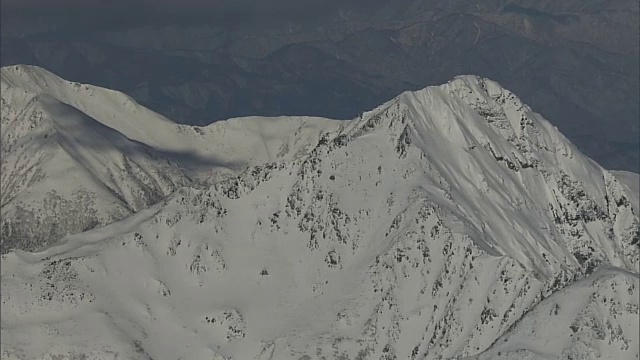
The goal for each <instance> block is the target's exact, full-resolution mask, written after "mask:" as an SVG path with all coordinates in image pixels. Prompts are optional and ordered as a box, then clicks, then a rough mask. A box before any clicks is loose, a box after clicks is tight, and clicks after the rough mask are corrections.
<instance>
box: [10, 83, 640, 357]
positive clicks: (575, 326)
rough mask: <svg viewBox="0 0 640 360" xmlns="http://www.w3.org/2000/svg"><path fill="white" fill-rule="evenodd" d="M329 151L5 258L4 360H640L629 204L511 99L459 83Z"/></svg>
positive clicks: (257, 170)
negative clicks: (84, 359) (40, 249)
mask: <svg viewBox="0 0 640 360" xmlns="http://www.w3.org/2000/svg"><path fill="white" fill-rule="evenodd" d="M92 116H93V115H92ZM94 118H95V117H94ZM238 121H239V122H242V121H244V120H238ZM220 126H222V127H224V126H225V125H220ZM324 130H326V131H323V132H322V134H320V130H319V131H318V135H317V136H318V137H317V141H315V142H314V144H313V146H311V147H309V148H305V150H304V151H303V152H297V156H290V157H282V158H280V157H278V158H276V157H272V158H271V159H273V160H272V161H265V162H263V163H262V164H259V165H256V166H250V167H249V168H248V169H247V170H246V171H243V172H242V173H241V174H239V175H237V176H231V177H229V178H227V179H221V180H220V181H218V182H216V183H215V184H212V185H211V186H209V187H206V188H203V189H196V188H193V187H183V188H180V189H179V190H177V191H175V192H174V193H173V194H172V195H170V196H168V197H166V198H165V199H163V200H162V201H161V202H159V203H157V204H156V205H154V206H152V207H150V208H148V209H146V210H143V211H140V212H137V213H135V214H134V215H133V216H130V217H127V218H126V219H124V220H122V221H120V222H116V223H114V224H111V225H108V226H106V227H102V228H97V229H94V230H92V231H89V232H85V233H78V234H74V235H70V236H67V237H66V238H64V239H63V240H62V241H61V242H60V243H59V244H57V245H55V246H52V247H50V248H48V249H46V250H45V251H43V252H39V253H26V252H23V251H16V252H11V253H8V254H5V255H3V264H2V265H3V266H2V291H1V294H2V313H1V315H2V316H1V319H2V351H3V355H4V357H6V358H7V359H12V358H17V359H34V358H45V359H49V358H52V357H54V356H66V357H67V358H70V359H74V358H81V356H83V354H84V355H86V356H87V357H88V358H92V359H94V358H95V359H121V358H127V359H129V358H131V359H234V360H249V359H262V360H264V359H274V360H275V359H295V360H301V359H304V360H310V359H342V360H346V359H349V360H363V359H386V360H389V359H412V360H422V359H453V358H456V359H459V358H466V357H468V358H471V359H493V358H502V359H523V358H528V359H541V358H543V359H545V358H549V359H569V358H571V359H601V358H604V359H637V358H638V351H639V342H638V336H639V335H640V333H639V331H638V325H640V324H639V318H638V306H639V304H638V302H639V301H638V295H639V292H638V286H639V285H640V284H639V278H638V266H639V264H638V259H639V253H640V252H639V246H638V215H637V210H634V207H633V204H632V202H633V199H634V196H635V198H637V195H633V194H631V193H630V190H629V187H628V186H623V185H622V184H621V183H620V182H619V180H617V178H616V177H615V176H613V175H612V174H611V173H610V172H608V171H606V170H604V169H602V168H601V167H600V166H598V165H597V164H596V163H594V162H593V161H592V160H590V159H588V158H586V157H585V156H584V155H582V154H581V153H580V152H579V151H578V150H576V148H575V147H574V146H573V145H572V144H570V143H569V142H568V141H567V140H566V138H565V137H564V136H562V135H561V134H560V133H559V132H558V131H557V130H556V129H555V128H554V127H553V126H552V125H550V124H549V123H548V122H547V121H545V120H544V119H542V118H541V117H540V116H539V115H538V114H536V113H534V112H532V111H531V110H530V109H529V108H528V107H527V106H526V105H523V104H522V103H521V102H520V101H519V100H518V99H517V98H516V97H515V96H514V95H513V94H511V93H510V92H509V91H507V90H505V89H502V88H501V87H500V86H499V85H498V84H496V83H494V82H492V81H489V80H486V79H480V78H477V77H473V76H464V77H459V78H456V79H455V80H453V81H452V82H450V83H448V84H445V85H442V86H440V87H433V88H427V89H425V90H422V91H418V92H407V93H403V94H402V95H400V96H399V97H397V98H395V99H393V100H391V101H390V102H388V103H386V104H384V105H382V106H380V107H378V108H376V109H374V110H372V111H370V112H367V113H364V114H362V115H361V116H360V117H358V118H357V119H354V120H353V121H350V122H344V123H341V124H340V125H339V127H335V128H333V129H329V128H325V129H324ZM145 144H148V143H145ZM47 356H48V357H47ZM4 357H3V358H4ZM63 358H64V357H63Z"/></svg>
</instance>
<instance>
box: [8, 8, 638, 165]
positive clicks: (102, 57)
mask: <svg viewBox="0 0 640 360" xmlns="http://www.w3.org/2000/svg"><path fill="white" fill-rule="evenodd" d="M306 3H307V4H308V3H309V2H306ZM340 3H341V5H340V8H338V7H336V8H335V11H330V12H328V13H323V14H322V15H323V16H322V17H321V18H320V19H319V20H316V19H315V18H317V15H318V13H317V12H313V13H312V16H310V17H311V18H296V19H291V21H288V20H289V19H286V20H283V19H275V21H267V20H265V19H264V18H263V16H260V15H259V14H258V15H257V16H254V17H251V19H253V20H252V21H246V22H241V21H233V22H232V23H224V22H222V21H219V19H218V20H215V19H216V18H215V16H216V14H215V13H214V14H209V15H207V14H203V15H202V16H197V15H198V14H193V15H194V16H191V17H189V18H188V20H186V21H182V20H180V21H179V20H177V19H172V18H171V17H169V18H158V19H156V20H149V21H145V22H141V21H142V19H153V17H152V14H150V13H149V11H150V9H148V8H145V9H143V10H141V12H139V13H136V12H135V11H133V10H132V13H130V14H129V17H128V19H131V21H129V22H127V21H126V20H125V21H123V20H122V19H121V16H120V17H119V18H118V21H117V22H116V21H114V22H116V23H117V24H118V25H117V27H116V26H111V27H110V26H109V25H108V22H105V21H102V20H101V18H102V17H104V16H105V14H104V12H100V13H99V14H97V15H96V14H81V15H78V16H77V17H74V18H71V19H66V20H65V18H64V17H65V16H68V15H63V16H62V19H61V18H60V17H56V16H54V15H52V12H51V11H48V12H47V14H46V15H45V16H42V17H39V18H37V19H35V20H33V21H31V22H30V21H29V18H28V17H26V18H25V15H21V16H22V18H11V17H9V19H3V20H4V21H3V30H2V36H3V38H2V40H3V41H2V53H3V56H2V64H3V65H9V64H16V63H29V64H34V65H40V66H44V67H45V68H47V69H50V70H52V71H54V72H56V73H58V74H60V75H61V76H63V77H65V78H67V79H69V80H73V81H79V82H85V83H92V84H97V85H100V86H105V87H109V88H114V89H117V90H120V91H124V92H126V93H128V94H130V95H132V96H133V97H134V98H135V99H136V100H137V101H139V102H140V103H141V104H143V105H145V106H147V107H149V108H151V109H153V110H155V111H158V112H160V113H162V114H164V115H166V116H167V117H169V118H171V119H174V120H176V121H179V122H181V123H187V124H199V125H202V124H209V123H211V122H212V121H214V120H220V119H226V118H230V117H235V116H245V115H263V116H274V115H283V114H284V115H296V114H297V115H316V116H322V117H330V118H338V119H350V118H353V117H354V116H356V115H357V114H358V113H360V112H362V111H363V110H365V109H369V108H372V107H374V106H376V105H378V104H380V103H382V102H384V101H387V100H388V99H390V98H392V97H393V96H395V95H397V94H398V93H400V92H401V91H403V90H415V89H420V88H423V87H425V86H427V85H436V84H440V83H443V82H445V81H447V80H449V79H451V78H452V77H454V76H457V75H460V74H479V75H481V76H485V77H489V78H492V79H495V80H496V81H498V82H500V83H501V84H503V85H505V86H506V87H508V88H509V89H511V90H512V91H514V92H516V93H517V94H519V96H521V97H522V98H523V100H524V101H525V102H526V103H528V104H530V105H531V106H532V107H534V108H535V109H538V110H539V111H541V112H542V114H543V115H544V116H545V117H546V118H548V119H550V121H551V122H552V123H553V124H555V125H557V126H558V127H559V128H560V129H561V131H562V132H563V133H565V134H566V135H567V136H568V137H569V138H570V139H571V140H572V141H573V142H574V143H575V144H576V145H577V146H578V147H579V148H580V149H582V151H584V152H585V153H586V154H588V155H589V156H591V157H593V158H594V159H596V160H597V161H598V162H599V163H600V164H602V165H603V166H604V167H605V168H609V169H623V170H630V171H634V172H638V171H639V170H640V169H639V168H638V164H640V159H639V158H638V151H637V149H638V138H639V137H640V134H639V129H640V128H639V127H638V118H639V117H640V109H639V107H638V106H639V105H638V101H637V99H638V98H639V97H640V85H639V80H638V79H639V78H640V70H639V65H638V64H639V63H640V61H639V57H638V56H639V55H638V54H639V53H640V51H639V45H638V44H639V43H640V36H639V30H638V26H637V24H638V22H639V18H638V16H639V15H638V14H639V11H640V9H639V7H638V2H637V1H635V0H617V1H583V0H571V1H562V2H558V1H548V0H536V1H515V2H514V1H508V2H507V1H488V0H486V1H485V0H482V1H473V2H469V1H439V0H430V1H424V0H419V1H418V0H396V1H378V2H376V3H372V2H371V1H367V2H366V4H358V2H357V1H352V2H340ZM332 6H333V5H332ZM138 14H139V15H140V16H138ZM120 15H122V14H121V12H120ZM5 16H8V15H5ZM212 19H214V20H212ZM238 20H241V19H238ZM31 23H33V24H34V26H30V24H31ZM43 24H45V25H43ZM52 29H54V30H57V31H52Z"/></svg>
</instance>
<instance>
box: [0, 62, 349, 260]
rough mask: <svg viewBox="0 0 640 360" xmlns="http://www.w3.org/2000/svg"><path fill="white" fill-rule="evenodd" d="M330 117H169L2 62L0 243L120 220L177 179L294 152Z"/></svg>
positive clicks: (19, 244)
mask: <svg viewBox="0 0 640 360" xmlns="http://www.w3.org/2000/svg"><path fill="white" fill-rule="evenodd" d="M336 125H337V122H335V121H331V120H325V119H315V118H300V117H295V118H290V117H283V118H273V119H265V118H245V119H233V120H229V121H226V122H220V123H216V124H214V125H211V126H208V127H191V126H184V125H177V124H174V123H173V122H171V121H169V120H167V119H165V118H163V117H162V116H160V115H158V114H156V113H153V112H151V111H149V110H147V109H145V108H143V107H141V106H140V105H138V104H136V103H135V102H134V101H133V100H132V99H130V98H129V97H128V96H126V95H124V94H122V93H118V92H115V91H111V90H107V89H102V88H98V87H94V86H90V85H82V84H77V83H71V82H68V81H65V80H62V79H60V78H58V77H56V76H55V75H53V74H51V73H49V72H47V71H45V70H43V69H40V68H36V67H29V66H12V67H6V68H2V188H1V194H2V197H1V206H2V227H1V228H2V239H3V240H2V245H3V252H6V251H7V250H9V249H11V248H20V249H25V250H31V251H33V250H36V249H40V248H41V247H42V246H45V245H47V244H48V243H51V242H55V241H56V240H58V239H60V238H61V237H63V236H64V235H66V234H69V233H77V232H81V231H85V230H89V229H92V228H94V227H96V226H102V225H106V224H109V223H111V222H113V221H116V220H120V219H122V218H123V217H125V216H128V215H131V214H132V213H133V212H135V211H138V210H140V209H143V208H146V207H148V206H150V205H152V204H155V203H156V202H158V201H159V200H161V199H162V198H164V197H165V196H166V195H168V194H170V193H171V192H173V191H174V190H175V189H177V188H179V187H181V186H187V185H189V186H194V187H202V186H207V185H210V184H212V183H214V182H215V181H217V180H218V179H219V178H221V177H222V178H224V177H225V176H228V175H230V174H235V173H238V172H240V171H242V170H244V169H246V167H247V166H249V165H255V164H259V163H264V162H266V161H272V160H274V159H276V158H278V157H283V156H284V157H286V156H294V155H295V154H296V152H297V151H302V150H303V149H304V148H305V147H306V146H309V145H311V144H315V143H316V142H317V138H318V136H319V134H320V132H321V131H322V129H324V128H332V127H335V126H336Z"/></svg>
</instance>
